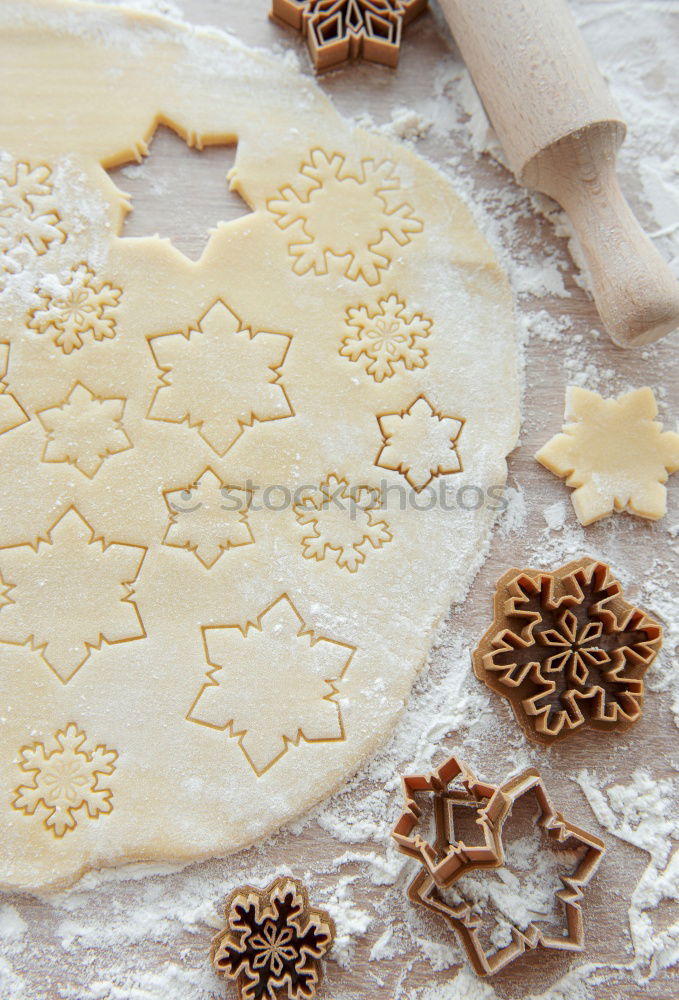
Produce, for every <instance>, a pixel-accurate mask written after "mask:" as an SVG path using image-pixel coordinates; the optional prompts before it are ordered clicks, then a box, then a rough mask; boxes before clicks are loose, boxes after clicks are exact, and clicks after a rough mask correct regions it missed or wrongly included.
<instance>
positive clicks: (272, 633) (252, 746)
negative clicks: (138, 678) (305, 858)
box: [187, 594, 355, 777]
mask: <svg viewBox="0 0 679 1000" xmlns="http://www.w3.org/2000/svg"><path fill="white" fill-rule="evenodd" d="M201 631H202V633H203V645H204V649H205V659H206V660H207V662H208V663H209V664H210V670H209V671H208V674H207V676H208V680H207V682H206V683H205V684H204V685H203V686H202V688H201V689H200V691H199V692H198V697H197V698H196V700H195V701H194V703H193V705H192V706H191V708H190V709H189V712H188V714H187V719H188V720H189V721H191V722H197V723H198V724H199V725H201V726H207V727H208V728H209V729H218V730H221V731H225V732H226V733H227V734H228V735H229V736H231V737H235V738H236V739H237V740H238V744H239V746H240V748H241V750H242V751H243V753H244V754H245V757H246V758H247V760H248V763H249V764H250V766H251V767H252V770H253V771H254V772H255V774H256V775H257V776H258V777H259V776H260V775H262V774H264V772H265V771H268V770H269V768H270V767H272V766H273V765H274V764H275V763H276V761H278V760H280V758H281V757H282V756H283V755H284V754H285V753H287V751H288V748H289V747H290V746H298V745H299V743H300V741H301V740H304V741H305V742H306V743H333V742H338V741H340V740H343V739H344V738H345V737H344V726H343V724H342V716H341V713H340V707H339V704H338V703H337V700H336V699H337V694H338V688H337V686H336V685H337V684H338V683H339V681H340V680H341V679H342V677H343V676H344V674H345V672H346V670H347V669H348V667H349V663H350V662H351V658H352V656H353V655H354V652H355V647H354V646H350V645H348V644H347V643H345V642H338V641H336V640H335V639H328V638H326V636H317V635H315V634H314V632H313V631H312V630H311V629H310V628H308V627H307V625H305V623H304V621H303V620H302V618H301V617H300V615H299V612H298V611H297V608H296V607H295V605H294V604H293V603H292V601H291V600H290V598H289V597H288V595H287V594H281V596H280V597H278V598H277V599H276V600H275V601H274V602H273V604H270V605H269V607H268V608H265V609H264V611H262V612H261V614H259V615H258V616H257V618H256V619H255V620H254V621H248V622H247V623H246V624H245V626H244V627H243V628H241V627H240V626H239V625H208V626H205V627H203V628H202V629H201Z"/></svg>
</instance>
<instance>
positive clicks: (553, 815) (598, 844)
mask: <svg viewBox="0 0 679 1000" xmlns="http://www.w3.org/2000/svg"><path fill="white" fill-rule="evenodd" d="M458 774H460V775H462V776H463V777H462V782H463V784H465V785H468V787H469V789H470V790H472V789H474V788H475V789H476V790H477V791H481V790H482V792H483V794H484V795H485V793H486V792H488V791H490V790H491V789H494V790H493V791H492V794H491V796H490V798H489V799H488V801H487V803H486V805H481V804H479V807H478V808H479V818H478V820H479V822H480V825H482V826H483V825H486V826H487V828H488V829H489V830H492V839H493V843H494V845H495V846H496V848H497V856H496V861H495V864H490V863H487V862H486V861H485V860H484V858H483V857H482V856H481V855H478V856H477V857H472V856H471V855H469V854H467V855H466V856H465V855H463V854H462V852H460V851H459V850H458V851H457V853H456V857H457V859H458V863H457V864H456V866H455V867H454V868H453V869H451V872H452V874H450V877H449V878H447V880H446V881H445V882H442V881H438V882H437V878H436V877H435V876H434V873H433V872H432V871H431V870H428V868H427V866H426V864H424V863H422V868H421V871H420V872H419V873H418V874H417V875H416V877H415V878H414V880H413V881H412V882H411V884H410V886H409V887H408V898H409V899H410V900H411V902H413V903H416V904H418V905H421V906H424V907H425V908H426V909H428V910H430V911H431V912H433V913H435V914H437V915H438V916H440V917H442V918H443V919H444V920H445V922H446V923H447V924H448V926H449V927H450V928H451V930H453V931H454V932H455V933H456V934H457V936H458V938H459V940H460V942H461V944H462V945H463V947H464V949H465V952H466V954H467V957H468V959H469V961H470V963H471V965H472V967H473V969H474V971H475V972H476V973H477V975H479V976H490V975H493V974H494V973H496V972H499V971H500V970H501V969H503V968H504V967H505V966H507V965H509V964H510V962H513V961H515V960H516V959H517V958H519V957H520V956H521V955H523V954H524V953H525V952H526V951H532V950H534V949H535V948H537V947H538V946H542V947H543V948H547V949H554V950H559V951H570V952H581V951H583V950H584V944H585V926H584V917H583V913H582V907H581V900H582V898H583V896H584V892H585V889H586V887H587V885H588V884H589V882H590V881H591V879H592V878H593V877H594V875H595V873H596V871H597V869H598V867H599V865H600V863H601V860H602V858H603V855H604V853H605V850H606V848H605V844H604V843H603V841H602V840H600V839H599V838H598V837H596V836H594V835H593V834H590V833H587V832H586V831H585V830H583V829H581V828H580V827H578V826H575V825H574V824H572V823H569V822H568V821H567V820H565V819H564V817H563V816H562V814H561V813H559V812H557V811H556V810H555V809H554V807H553V805H552V802H551V800H550V798H549V795H548V793H547V790H546V788H545V785H544V783H543V781H542V778H541V777H540V774H539V773H538V771H537V770H535V769H534V768H529V769H527V770H525V771H523V772H522V773H520V774H518V775H516V776H515V777H512V778H509V779H508V780H507V781H505V782H504V783H503V784H502V785H500V786H499V787H494V786H492V785H485V783H484V784H479V783H477V782H475V779H474V778H473V774H472V772H471V771H470V769H469V768H468V767H467V766H466V765H465V764H464V763H463V762H462V761H460V760H458V759H457V758H455V757H452V758H450V759H449V760H448V761H446V762H445V763H444V764H443V765H441V767H440V768H438V770H437V771H436V772H434V775H435V776H436V779H439V780H440V779H441V777H443V778H444V779H445V778H448V776H451V777H453V778H454V777H456V776H457V775H458ZM407 781H411V782H412V781H414V782H415V783H418V782H421V778H420V779H418V778H417V777H410V778H408V777H406V778H404V783H405V782H407ZM432 784H434V785H435V782H434V783H432ZM410 787H412V786H410ZM405 788H406V812H405V813H404V814H403V815H406V814H407V813H408V811H409V807H410V801H409V790H408V786H407V785H406V786H405ZM472 794H473V793H472ZM531 794H532V795H533V796H534V797H535V800H536V802H537V805H538V812H539V815H538V817H537V818H536V820H534V825H535V826H536V827H538V828H539V829H540V830H541V831H543V832H544V833H545V834H546V836H547V837H548V839H549V841H550V844H552V845H554V846H555V847H556V848H557V849H562V850H565V849H568V848H572V849H577V850H578V851H579V857H578V858H577V860H576V861H574V863H573V870H572V871H571V872H570V873H569V874H567V875H562V876H560V880H561V883H562V888H561V889H559V890H557V891H556V892H555V899H556V900H557V901H558V902H559V903H560V904H562V911H563V920H564V925H565V926H564V930H563V933H558V932H553V933H552V932H549V931H548V930H546V929H544V928H542V927H540V926H539V921H538V919H534V920H531V921H530V922H529V923H528V924H527V925H526V926H524V927H520V926H516V925H512V926H511V928H510V941H509V942H508V943H507V944H506V945H500V946H498V947H496V949H495V950H492V949H488V948H487V946H486V945H485V944H484V942H483V940H482V931H483V926H484V914H483V913H480V912H479V910H478V907H476V906H475V905H474V903H473V901H471V900H467V899H465V898H464V892H463V891H460V890H461V888H462V887H461V884H460V882H461V879H462V878H463V876H465V875H467V874H470V873H472V872H476V871H483V870H484V869H485V870H488V869H490V868H494V869H499V868H502V867H503V866H504V865H505V860H506V853H505V843H504V839H503V833H504V827H505V824H506V822H507V820H508V819H509V817H510V816H511V814H512V810H513V808H514V806H515V804H516V803H517V802H518V801H519V799H521V798H522V797H523V796H526V795H531ZM402 818H403V817H402ZM435 822H436V841H437V844H438V845H439V846H440V845H441V844H442V843H443V842H445V839H446V837H447V836H448V834H449V832H450V828H449V826H448V823H447V816H446V813H445V812H444V811H443V810H439V811H435ZM400 824H401V820H399V823H398V824H397V826H396V828H395V830H394V833H393V836H394V839H395V840H396V843H397V846H398V848H399V850H401V851H402V853H405V854H408V855H409V856H412V853H411V851H410V850H409V845H408V844H404V843H403V840H402V839H399V838H400V835H399V834H397V831H398V830H399V827H400ZM459 847H460V845H459V844H456V843H455V842H453V843H452V844H450V852H449V854H450V856H451V857H452V856H453V854H454V852H455V848H459ZM419 860H422V859H421V858H420V859H419ZM436 874H437V876H440V875H441V874H442V869H439V871H438V872H437V873H436ZM452 887H455V894H456V896H457V899H454V900H452V901H451V900H449V899H447V898H446V896H445V895H444V891H443V890H446V889H447V890H450V889H451V888H452Z"/></svg>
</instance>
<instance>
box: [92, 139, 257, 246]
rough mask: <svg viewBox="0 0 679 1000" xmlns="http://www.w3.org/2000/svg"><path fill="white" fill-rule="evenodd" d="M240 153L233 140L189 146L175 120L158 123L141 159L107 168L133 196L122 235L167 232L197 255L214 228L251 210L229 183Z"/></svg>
mask: <svg viewBox="0 0 679 1000" xmlns="http://www.w3.org/2000/svg"><path fill="white" fill-rule="evenodd" d="M235 158H236V145H235V144H233V143H227V142H226V141H224V142H211V143H210V144H209V145H204V146H203V147H202V148H197V147H196V146H194V145H188V144H187V142H186V141H185V140H184V139H183V138H182V137H181V135H180V134H179V130H175V128H174V127H173V126H172V125H171V124H169V123H168V124H159V125H158V126H157V128H156V131H155V132H154V134H153V136H152V138H151V140H150V142H149V145H148V148H147V149H146V150H142V160H141V162H139V163H126V164H123V165H122V166H118V167H115V168H112V169H110V170H109V173H110V175H111V177H112V179H113V180H114V182H115V183H116V185H117V186H118V187H119V188H120V189H121V190H122V191H124V192H125V193H126V194H127V196H128V198H129V200H130V206H131V208H130V211H129V212H128V214H127V215H126V216H125V220H124V222H123V227H122V232H121V233H120V235H121V236H125V237H130V236H132V237H135V236H136V237H139V236H154V235H157V236H164V237H167V238H168V239H170V240H171V242H172V243H173V245H174V246H175V247H176V248H177V250H179V251H181V253H183V254H184V255H185V256H186V257H189V258H190V259H191V260H198V258H199V257H200V256H201V254H202V252H203V250H204V249H205V245H206V243H207V241H208V239H209V234H210V230H211V229H213V228H215V227H216V226H217V225H218V224H219V223H220V222H230V221H231V220H233V219H238V218H240V217H241V216H243V215H249V214H250V212H251V209H250V207H249V205H248V204H247V203H246V202H245V201H244V200H243V199H242V198H241V196H240V195H239V194H238V192H237V191H236V190H234V189H232V188H231V187H230V186H229V183H228V178H229V173H230V171H231V169H232V168H233V165H234V160H235Z"/></svg>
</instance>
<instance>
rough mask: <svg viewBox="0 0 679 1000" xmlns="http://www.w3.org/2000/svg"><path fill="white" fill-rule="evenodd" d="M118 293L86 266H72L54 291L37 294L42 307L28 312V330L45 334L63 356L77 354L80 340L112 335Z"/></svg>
mask: <svg viewBox="0 0 679 1000" xmlns="http://www.w3.org/2000/svg"><path fill="white" fill-rule="evenodd" d="M122 294H123V293H122V289H121V288H116V286H115V285H112V284H111V283H110V282H109V281H102V280H101V279H97V276H96V274H95V273H94V271H92V270H91V269H90V268H89V267H88V266H87V264H74V265H73V267H72V268H71V270H70V273H69V276H68V277H67V278H66V279H65V281H64V282H63V285H61V286H60V287H59V288H58V290H54V288H53V287H52V286H50V289H47V288H44V289H42V290H41V297H42V303H41V304H40V305H39V306H38V307H37V308H35V309H32V310H31V312H30V313H29V317H28V327H29V329H30V330H34V331H35V332H36V333H39V334H45V335H46V336H48V337H49V338H50V340H51V341H52V343H53V344H54V345H55V347H59V348H60V349H61V350H62V351H63V353H64V354H71V352H72V351H79V350H80V348H81V347H82V346H83V336H84V335H85V334H88V333H91V334H92V337H93V338H94V339H95V340H97V341H101V340H111V339H112V338H113V337H115V335H116V332H117V330H116V310H117V307H118V303H119V300H120V296H121V295H122Z"/></svg>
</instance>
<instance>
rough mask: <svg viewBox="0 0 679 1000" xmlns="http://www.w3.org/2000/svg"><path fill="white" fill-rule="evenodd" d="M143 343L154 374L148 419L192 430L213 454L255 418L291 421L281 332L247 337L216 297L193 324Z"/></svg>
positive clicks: (284, 336) (248, 332) (285, 349)
mask: <svg viewBox="0 0 679 1000" xmlns="http://www.w3.org/2000/svg"><path fill="white" fill-rule="evenodd" d="M149 345H150V347H151V351H152V353H153V358H154V360H155V362H156V364H157V366H158V368H159V369H160V371H161V375H160V385H159V386H158V389H157V390H156V393H155V395H154V397H153V400H152V402H151V406H150V408H149V411H148V418H149V420H165V421H168V422H169V423H175V424H181V423H187V424H188V425H189V427H197V428H198V433H199V434H200V436H201V437H202V438H203V440H204V441H205V443H206V444H208V445H209V446H210V448H212V450H213V451H214V452H215V453H216V454H217V455H219V456H220V457H222V456H223V455H225V454H226V452H227V451H228V450H229V449H230V448H231V447H233V445H234V444H235V443H236V441H237V440H238V438H239V437H240V436H241V434H242V433H243V431H244V430H245V428H246V427H251V426H252V424H253V423H254V422H255V421H261V422H263V421H267V420H281V419H283V418H285V417H292V416H294V411H293V409H292V406H291V405H290V402H289V400H288V397H287V395H286V392H285V389H284V387H283V386H282V385H281V384H280V381H279V380H280V368H281V366H282V364H283V362H284V361H285V356H286V354H287V352H288V348H289V346H290V337H289V335H288V334H287V333H267V332H264V331H259V332H253V331H252V330H250V329H249V328H248V327H245V326H243V324H242V323H241V321H240V319H239V318H238V316H236V314H235V313H234V312H232V311H231V310H230V309H229V307H228V306H227V305H226V304H225V303H224V302H222V301H221V299H218V300H217V301H216V302H215V303H214V305H212V306H211V307H210V308H209V309H208V311H207V312H206V313H205V315H204V316H202V317H201V318H200V319H199V321H198V323H197V324H196V326H195V327H191V328H190V329H189V330H187V331H186V332H185V333H164V334H160V335H159V336H156V337H152V338H150V340H149Z"/></svg>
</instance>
